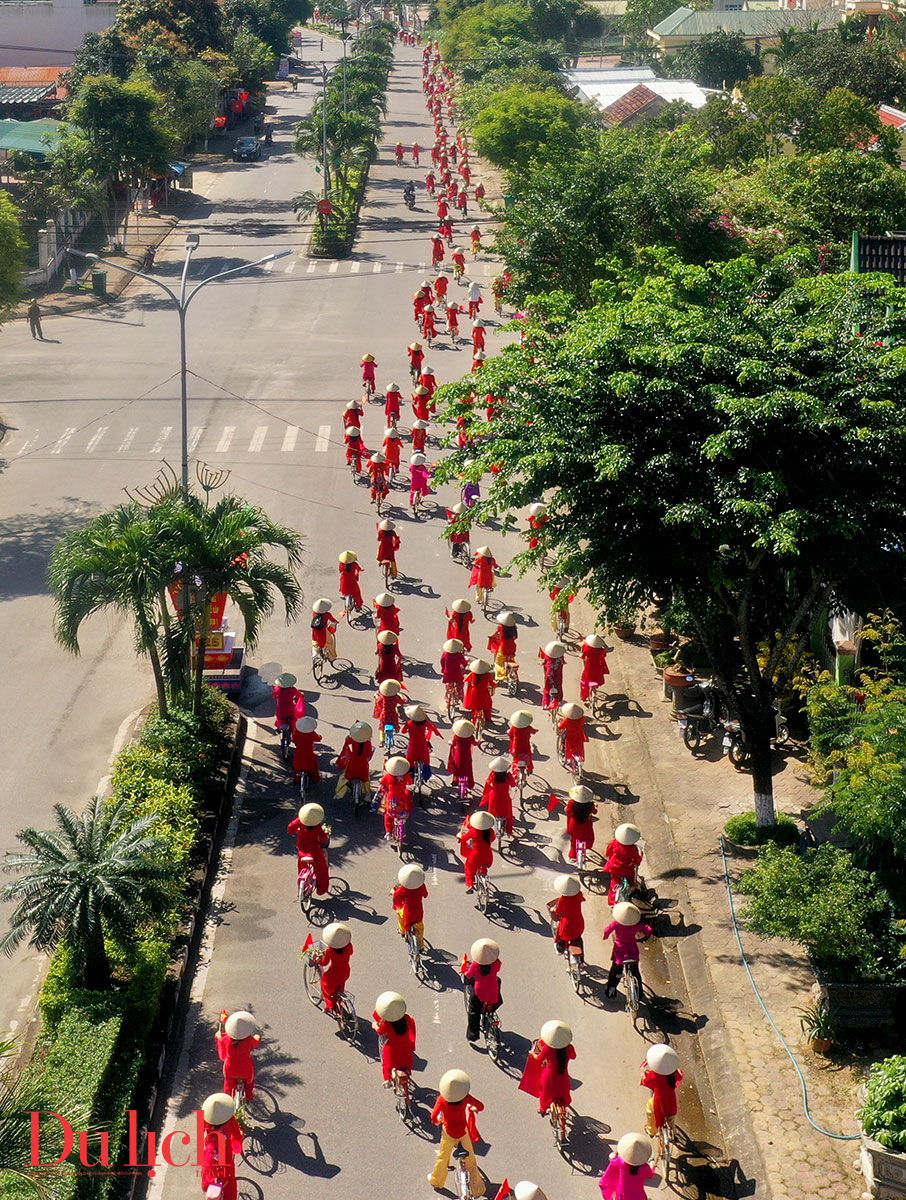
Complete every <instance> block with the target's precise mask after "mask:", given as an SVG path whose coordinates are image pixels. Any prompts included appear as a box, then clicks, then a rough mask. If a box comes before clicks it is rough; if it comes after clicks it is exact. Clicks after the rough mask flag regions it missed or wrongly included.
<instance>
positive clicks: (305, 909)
mask: <svg viewBox="0 0 906 1200" xmlns="http://www.w3.org/2000/svg"><path fill="white" fill-rule="evenodd" d="M298 883H299V907H300V908H301V909H302V913H303V915H304V916H306V917H308V916H310V915H311V909H312V896H313V895H314V892H315V864H314V859H313V858H312V857H311V855H309V854H300V855H299V880H298Z"/></svg>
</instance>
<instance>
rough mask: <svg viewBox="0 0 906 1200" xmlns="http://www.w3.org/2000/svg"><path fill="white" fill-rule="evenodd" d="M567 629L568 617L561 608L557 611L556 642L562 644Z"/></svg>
mask: <svg viewBox="0 0 906 1200" xmlns="http://www.w3.org/2000/svg"><path fill="white" fill-rule="evenodd" d="M568 629H569V617H568V616H567V615H566V612H565V611H564V610H563V609H562V608H558V609H557V641H558V642H562V641H563V637H564V635H565V634H566V632H567V630H568Z"/></svg>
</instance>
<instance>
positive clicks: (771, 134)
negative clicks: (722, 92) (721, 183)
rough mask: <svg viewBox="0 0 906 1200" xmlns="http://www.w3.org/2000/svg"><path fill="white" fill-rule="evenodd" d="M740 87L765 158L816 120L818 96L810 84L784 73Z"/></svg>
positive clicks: (756, 78)
mask: <svg viewBox="0 0 906 1200" xmlns="http://www.w3.org/2000/svg"><path fill="white" fill-rule="evenodd" d="M740 90H741V92H742V99H743V103H744V105H745V110H744V111H745V114H746V118H747V119H748V120H749V121H750V122H751V123H753V124H754V126H755V129H756V130H757V134H758V138H759V141H760V143H761V151H760V153H761V155H762V156H763V157H765V158H770V157H771V156H772V155H774V154H776V153H777V151H778V150H780V148H781V146H782V145H783V144H784V142H793V141H794V140H795V139H796V137H797V136H798V135H799V131H800V130H801V129H802V128H803V127H804V126H806V125H807V123H808V122H809V121H811V120H812V119H813V115H814V111H815V108H816V107H817V104H818V97H817V96H816V95H815V93H814V92H813V91H812V89H811V88H810V87H809V86H808V84H806V83H803V82H802V81H801V80H799V79H789V78H787V76H785V75H761V76H756V77H755V78H754V79H749V80H747V81H746V82H745V83H744V84H743V85H742V87H741V89H740ZM709 99H710V97H709ZM753 118H754V121H753Z"/></svg>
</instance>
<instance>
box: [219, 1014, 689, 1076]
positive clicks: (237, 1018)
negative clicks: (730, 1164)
mask: <svg viewBox="0 0 906 1200" xmlns="http://www.w3.org/2000/svg"><path fill="white" fill-rule="evenodd" d="M223 1027H224V1030H225V1031H226V1033H227V1035H228V1036H229V1037H231V1038H232V1039H233V1041H234V1042H241V1041H242V1039H243V1038H247V1037H251V1036H252V1034H253V1033H254V1032H255V1018H254V1017H253V1016H252V1014H251V1013H250V1012H246V1011H245V1009H240V1010H239V1011H238V1012H234V1013H230V1015H229V1016H228V1017H227V1019H226V1021H225V1022H224V1025H223ZM652 1069H653V1068H652ZM666 1074H668V1075H669V1074H670V1072H669V1071H667V1072H666Z"/></svg>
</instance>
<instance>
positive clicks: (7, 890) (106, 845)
mask: <svg viewBox="0 0 906 1200" xmlns="http://www.w3.org/2000/svg"><path fill="white" fill-rule="evenodd" d="M54 812H55V813H56V817H57V827H56V829H49V830H38V829H32V828H28V829H22V830H20V832H19V833H18V834H17V835H16V836H17V839H18V840H19V841H20V842H21V843H22V844H23V845H24V846H25V847H26V849H25V851H24V852H19V853H8V854H7V855H6V857H5V859H4V861H3V870H4V871H5V872H7V873H8V874H10V873H14V874H16V875H17V876H18V878H16V879H14V880H12V881H10V882H9V883H7V884H4V886H3V887H2V888H0V899H2V900H5V901H10V902H12V903H13V904H15V906H16V907H15V908H14V909H13V912H12V915H11V916H10V919H9V929H8V930H7V931H6V933H5V934H4V935H3V937H2V938H0V949H2V950H3V951H4V952H5V953H6V954H12V952H13V950H15V948H16V947H17V946H18V945H20V944H21V943H22V942H23V941H25V939H26V938H28V940H29V943H30V944H31V945H32V946H34V947H35V948H36V949H37V950H40V951H43V952H50V951H52V950H55V949H56V947H57V946H59V945H61V944H63V945H66V946H67V947H68V948H69V949H70V950H71V951H72V954H73V962H74V965H75V968H76V970H77V972H78V976H79V980H80V982H81V983H82V985H83V986H84V987H86V988H89V989H91V990H93V991H101V990H103V989H105V988H108V987H109V986H110V983H111V979H112V972H111V967H110V959H109V956H108V952H107V946H106V944H105V934H106V935H107V936H108V937H110V938H111V939H112V940H113V941H114V942H115V943H116V944H117V945H119V946H128V945H129V944H130V942H131V940H132V939H133V938H134V937H135V933H136V930H137V929H138V928H139V926H140V924H141V922H142V920H143V919H145V918H146V917H147V916H149V915H154V916H160V915H162V914H163V913H164V912H165V911H166V910H167V909H168V908H169V906H170V905H171V904H172V902H173V899H174V896H175V894H176V886H177V883H178V880H177V878H176V867H175V865H174V864H173V863H171V862H167V861H166V859H165V857H164V852H165V850H166V843H165V841H164V840H163V839H162V838H159V837H155V836H154V835H153V832H152V831H153V828H154V824H155V822H156V820H157V818H156V817H143V818H141V819H140V820H138V821H131V820H130V819H129V818H128V816H127V815H126V811H125V806H124V805H123V804H122V802H118V801H116V800H114V801H113V802H110V803H108V804H105V803H104V802H103V801H102V800H101V799H100V798H99V797H98V796H95V797H94V798H93V800H92V801H91V803H90V804H89V806H88V808H87V810H86V811H85V812H84V813H83V814H82V815H81V816H78V815H77V814H76V813H74V812H73V811H72V809H71V808H67V807H66V806H65V805H63V804H55V805H54Z"/></svg>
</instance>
